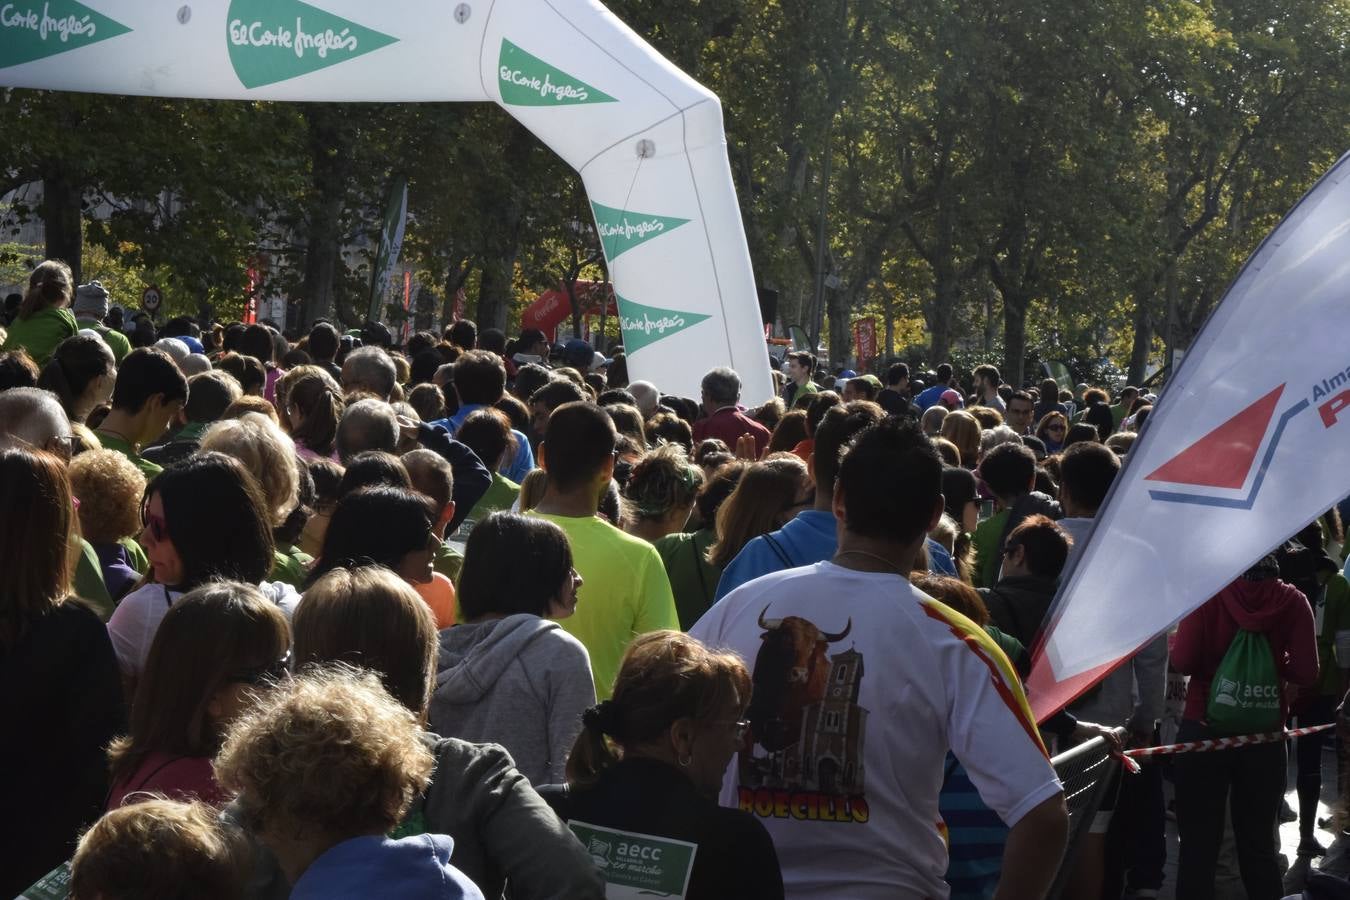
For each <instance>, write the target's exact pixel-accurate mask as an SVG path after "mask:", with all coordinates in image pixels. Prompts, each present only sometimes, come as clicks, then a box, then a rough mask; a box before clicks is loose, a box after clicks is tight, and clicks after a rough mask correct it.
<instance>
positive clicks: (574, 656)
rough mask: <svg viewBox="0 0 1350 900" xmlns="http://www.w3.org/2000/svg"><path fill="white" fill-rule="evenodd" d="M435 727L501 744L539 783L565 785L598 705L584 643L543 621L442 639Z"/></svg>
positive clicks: (517, 620) (464, 630) (501, 624)
mask: <svg viewBox="0 0 1350 900" xmlns="http://www.w3.org/2000/svg"><path fill="white" fill-rule="evenodd" d="M437 669H438V671H437V674H436V693H435V694H434V695H433V696H432V698H431V726H432V729H433V730H434V731H435V732H436V733H437V734H442V735H446V736H449V737H457V738H461V739H463V740H466V741H472V742H475V743H483V742H493V743H497V744H501V745H502V746H504V747H505V748H506V749H507V751H508V752H509V753H510V754H511V758H512V759H514V760H515V762H516V767H517V768H519V769H520V771H521V772H522V773H523V774H524V775H525V777H526V778H528V779H530V782H531V783H532V784H560V783H562V782H563V781H564V780H565V777H564V767H565V764H566V762H567V753H568V751H569V750H571V748H572V743H573V741H575V740H576V737H577V733H578V732H579V731H580V730H581V714H582V712H584V711H585V710H586V708H587V707H589V706H593V705H594V704H595V682H594V680H593V678H592V676H591V663H590V657H589V656H588V655H587V653H586V648H585V647H584V646H582V644H581V642H580V641H578V640H577V639H576V638H574V637H572V636H571V635H570V634H568V633H567V632H565V631H563V630H562V629H561V628H559V627H558V623H556V622H551V621H549V620H547V619H541V618H539V617H538V616H532V615H528V614H524V613H522V614H518V615H514V616H507V617H506V618H503V619H494V620H491V621H487V622H479V623H477V624H474V625H459V626H456V627H455V628H449V629H446V630H445V631H442V632H441V651H440V661H439V663H438V665H437Z"/></svg>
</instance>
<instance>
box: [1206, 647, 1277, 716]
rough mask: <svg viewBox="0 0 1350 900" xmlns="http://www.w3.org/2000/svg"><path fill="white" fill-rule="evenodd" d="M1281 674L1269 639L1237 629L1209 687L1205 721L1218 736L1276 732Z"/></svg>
mask: <svg viewBox="0 0 1350 900" xmlns="http://www.w3.org/2000/svg"><path fill="white" fill-rule="evenodd" d="M1280 691H1281V685H1280V675H1279V672H1278V671H1276V669H1275V654H1274V653H1272V652H1271V649H1270V640H1269V639H1268V638H1267V637H1266V636H1265V635H1264V634H1262V633H1260V632H1257V631H1247V630H1245V629H1238V633H1237V634H1236V635H1234V636H1233V643H1231V644H1229V645H1228V652H1227V653H1225V654H1224V655H1223V661H1222V662H1220V663H1219V668H1217V669H1215V670H1214V680H1213V681H1212V682H1210V685H1209V705H1208V706H1207V707H1206V708H1205V718H1206V719H1207V720H1208V722H1209V725H1210V727H1211V728H1213V729H1214V730H1215V731H1216V732H1218V733H1219V734H1227V735H1236V734H1263V733H1265V732H1269V731H1279V730H1280V729H1281V727H1282V726H1283V716H1282V715H1281V702H1280V701H1281V695H1280Z"/></svg>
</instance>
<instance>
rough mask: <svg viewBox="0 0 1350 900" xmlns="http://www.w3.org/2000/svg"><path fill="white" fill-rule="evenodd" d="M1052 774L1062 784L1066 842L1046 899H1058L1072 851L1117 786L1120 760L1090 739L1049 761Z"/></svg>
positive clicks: (1068, 872)
mask: <svg viewBox="0 0 1350 900" xmlns="http://www.w3.org/2000/svg"><path fill="white" fill-rule="evenodd" d="M1050 764H1051V765H1053V766H1054V767H1055V774H1056V775H1058V776H1059V780H1060V782H1061V783H1063V785H1064V802H1065V803H1066V804H1067V805H1068V807H1069V840H1068V843H1067V844H1066V845H1065V847H1064V859H1063V860H1061V861H1060V865H1059V873H1058V874H1057V875H1055V882H1054V885H1053V886H1052V887H1051V888H1050V893H1049V894H1047V895H1046V900H1059V896H1060V894H1061V893H1062V892H1063V891H1064V886H1065V884H1066V883H1067V882H1068V879H1069V876H1070V875H1072V868H1071V865H1070V863H1071V862H1072V861H1073V859H1074V858H1075V853H1074V851H1075V850H1076V849H1077V848H1078V845H1079V844H1080V843H1081V842H1082V839H1083V837H1084V836H1085V835H1086V834H1087V833H1088V827H1089V826H1090V825H1091V824H1092V819H1093V817H1094V816H1095V815H1096V814H1097V810H1098V808H1099V807H1100V806H1101V805H1102V800H1103V799H1104V798H1105V797H1106V792H1107V791H1108V790H1109V789H1110V788H1111V786H1112V785H1114V784H1115V783H1116V778H1117V777H1118V776H1119V774H1120V768H1121V764H1120V760H1119V759H1117V758H1116V757H1114V756H1112V755H1111V749H1110V745H1109V744H1107V742H1106V739H1105V738H1093V739H1092V740H1090V741H1085V742H1084V743H1082V744H1079V745H1078V746H1077V747H1074V748H1073V749H1071V750H1067V751H1065V752H1064V753H1061V754H1059V755H1058V756H1055V757H1053V758H1052V759H1051V760H1050Z"/></svg>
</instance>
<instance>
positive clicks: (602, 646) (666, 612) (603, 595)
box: [521, 512, 680, 700]
mask: <svg viewBox="0 0 1350 900" xmlns="http://www.w3.org/2000/svg"><path fill="white" fill-rule="evenodd" d="M529 515H531V516H536V517H538V518H540V519H547V520H548V521H550V522H552V523H554V524H555V525H557V526H559V527H560V528H562V530H563V531H565V532H567V540H568V542H569V543H570V544H571V545H572V565H573V566H574V567H575V568H576V570H577V572H578V574H580V575H581V577H582V578H583V579H584V580H585V584H583V585H582V586H581V590H580V591H579V592H578V595H577V611H576V612H575V613H573V614H572V615H571V616H570V617H568V618H566V619H560V620H559V621H558V624H559V625H561V626H562V628H563V630H564V631H566V632H567V633H568V634H570V635H572V636H573V637H575V638H576V639H577V640H579V641H581V643H582V644H583V645H585V647H586V651H587V652H588V653H590V655H591V674H592V675H593V676H594V678H595V696H596V697H597V698H598V699H600V700H605V699H607V698H608V697H609V696H610V694H612V693H613V691H614V677H615V676H616V675H618V674H619V663H620V662H621V661H622V660H623V653H624V651H625V650H627V649H628V645H629V644H630V643H632V641H633V638H635V637H637V636H638V635H639V634H645V633H646V632H649V631H659V630H661V629H665V628H668V629H672V630H679V627H680V619H679V616H677V615H676V613H675V597H674V595H673V594H672V593H671V590H670V579H668V578H667V577H666V567H665V565H664V564H663V563H662V562H661V556H660V554H658V553H657V552H656V548H655V547H653V546H652V545H651V544H649V543H647V542H646V541H644V540H642V539H641V538H636V537H633V536H632V535H630V534H625V533H624V532H622V531H620V530H619V529H617V528H615V527H614V526H613V525H611V524H609V523H608V522H606V521H604V520H603V519H600V518H597V517H596V516H585V517H582V518H578V517H574V516H550V515H544V514H543V513H537V512H531V513H529ZM529 562H530V561H529V560H521V563H522V565H529Z"/></svg>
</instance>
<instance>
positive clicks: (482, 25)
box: [0, 0, 773, 403]
mask: <svg viewBox="0 0 1350 900" xmlns="http://www.w3.org/2000/svg"><path fill="white" fill-rule="evenodd" d="M0 85H5V86H9V87H31V88H45V89H54V90H69V91H93V92H100V93H114V94H142V95H152V96H171V97H201V98H220V99H262V100H297V101H304V100H330V101H337V100H346V101H390V102H398V101H403V102H417V101H447V100H450V101H474V100H477V101H483V100H490V101H494V102H496V103H499V104H500V105H501V106H502V107H504V108H505V109H506V110H507V111H508V112H509V113H510V114H511V115H512V116H514V117H515V118H516V119H518V120H519V121H520V122H521V123H522V124H524V125H525V126H526V127H527V128H529V129H530V130H531V131H532V132H533V133H534V134H535V135H536V136H538V137H539V139H540V140H542V141H543V142H544V143H545V144H547V145H548V146H549V147H550V148H552V149H553V150H554V151H555V152H556V153H557V154H558V155H559V156H561V157H562V158H563V159H564V160H565V161H566V162H567V163H568V164H569V165H571V166H572V167H573V168H574V169H576V170H577V171H578V172H579V173H580V174H581V177H582V180H583V182H584V184H585V186H586V191H587V193H588V195H589V197H590V199H591V206H592V211H593V213H594V215H595V222H596V227H597V229H598V230H599V234H600V236H601V241H602V243H603V245H604V251H605V256H606V259H607V260H608V263H609V269H610V274H611V277H612V279H613V282H614V287H615V291H616V292H617V294H618V295H619V300H618V305H619V315H620V320H621V324H622V327H623V336H624V345H625V348H626V350H627V352H628V367H629V374H630V377H631V378H633V379H646V380H649V381H652V382H654V383H655V384H657V385H658V386H659V387H660V388H661V389H662V390H663V391H666V392H668V393H676V394H682V395H684V396H692V397H698V396H699V381H700V379H701V377H702V376H703V374H704V373H705V372H706V371H707V370H708V369H710V368H712V367H713V366H717V365H729V366H731V367H732V368H734V369H736V371H737V372H739V373H740V375H741V378H742V381H743V382H744V393H743V396H744V399H745V401H746V402H748V403H759V402H762V401H764V400H767V399H768V398H769V397H771V396H772V395H773V382H772V379H771V377H770V373H769V370H768V362H767V356H766V353H765V347H764V337H763V331H762V327H761V324H760V317H759V309H758V304H757V302H756V293H755V284H754V277H753V274H752V272H751V267H750V255H749V251H748V249H747V246H746V241H745V232H744V229H743V226H742V223H741V216H740V209H739V207H738V205H737V202H736V194H735V188H734V186H733V184H732V179H731V169H730V165H729V163H728V161H727V155H726V139H725V135H724V132H723V129H722V110H721V105H720V104H719V102H718V100H717V97H716V96H715V95H714V94H712V93H711V92H710V91H708V90H707V89H706V88H704V87H702V86H701V85H699V84H698V83H696V82H695V81H693V80H692V79H691V78H689V77H688V76H687V75H685V74H684V73H683V72H681V71H680V70H679V69H677V68H675V67H674V66H673V65H671V64H670V63H669V62H668V61H667V60H665V59H664V58H662V57H661V56H660V54H658V53H657V52H656V51H655V50H653V49H652V48H651V47H650V46H649V45H648V44H647V43H646V42H644V41H643V40H642V39H641V38H640V37H638V35H637V34H635V33H634V32H633V31H632V30H631V29H629V28H628V27H627V26H626V25H624V24H623V23H622V22H620V21H619V20H618V19H617V18H616V17H615V16H613V15H612V14H611V13H610V12H609V11H608V10H606V9H605V8H604V7H603V6H601V5H600V4H598V3H594V2H587V0H464V2H460V3H458V4H456V3H454V2H446V0H409V2H391V3H382V4H371V3H369V2H366V0H321V2H320V3H319V4H311V3H305V2H301V0H200V2H194V0H186V2H182V3H181V4H180V3H173V2H169V3H158V2H157V3H147V2H145V0H89V2H88V3H85V2H81V0H0Z"/></svg>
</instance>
